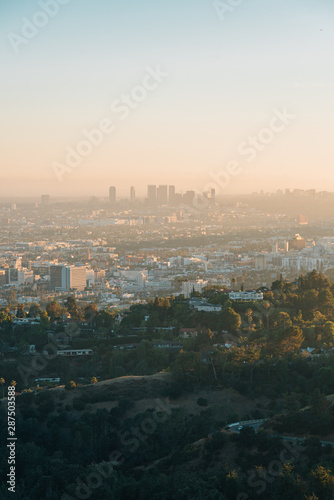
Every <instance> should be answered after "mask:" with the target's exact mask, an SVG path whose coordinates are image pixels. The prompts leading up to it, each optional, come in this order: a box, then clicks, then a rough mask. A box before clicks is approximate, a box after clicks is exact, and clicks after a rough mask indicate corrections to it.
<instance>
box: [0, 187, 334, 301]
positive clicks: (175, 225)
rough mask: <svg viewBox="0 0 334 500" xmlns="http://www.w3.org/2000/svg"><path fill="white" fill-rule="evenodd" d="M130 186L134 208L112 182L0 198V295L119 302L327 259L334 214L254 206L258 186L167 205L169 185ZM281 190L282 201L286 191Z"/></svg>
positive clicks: (246, 283) (333, 242)
mask: <svg viewBox="0 0 334 500" xmlns="http://www.w3.org/2000/svg"><path fill="white" fill-rule="evenodd" d="M188 193H189V192H188ZM130 195H131V199H130V202H131V200H132V202H133V206H132V208H131V206H130V205H129V200H128V201H127V202H126V203H124V204H123V205H122V202H121V201H117V198H116V189H115V188H113V189H111V191H110V199H109V201H110V202H111V203H109V202H108V200H107V201H105V202H103V201H101V200H98V199H96V198H92V199H90V200H87V201H68V202H63V201H59V202H55V201H53V200H52V199H50V197H49V196H48V195H43V197H42V199H41V201H40V203H35V202H34V203H31V202H30V203H25V204H24V203H18V202H17V203H8V204H7V205H6V206H4V207H2V208H1V207H0V220H2V233H1V238H0V304H2V305H6V304H8V303H9V301H10V300H12V299H11V298H12V296H13V293H12V294H10V293H9V292H11V291H12V292H15V299H16V301H17V302H19V303H22V304H29V303H32V302H40V301H42V302H43V303H45V302H47V301H48V300H52V299H54V298H57V300H58V299H59V300H61V299H62V297H63V298H66V296H68V294H73V295H74V296H75V297H76V298H77V299H78V300H81V301H84V302H90V301H94V302H96V303H97V304H98V307H103V308H112V307H116V308H120V309H122V308H127V307H129V304H133V303H141V302H144V301H147V300H150V299H152V298H154V297H156V296H167V295H178V294H183V295H184V296H186V297H188V298H190V297H195V296H196V295H198V294H202V292H203V290H204V289H205V288H207V287H217V286H218V287H223V288H225V289H227V290H228V291H229V292H231V293H233V292H236V293H241V292H240V291H241V290H245V291H247V290H256V289H258V288H260V287H262V286H264V287H270V286H271V283H272V282H273V281H275V280H277V279H279V277H280V276H281V275H283V277H284V278H287V279H294V278H296V277H298V276H299V275H300V274H302V273H306V272H309V271H312V270H313V269H316V270H318V271H320V272H324V273H326V274H328V273H330V272H331V270H332V269H334V238H333V237H331V236H328V237H324V236H323V234H331V233H330V229H331V226H332V222H331V220H328V222H326V219H325V222H322V223H321V224H315V225H314V226H313V227H312V230H311V229H310V226H308V225H304V224H302V223H301V216H297V215H296V212H293V213H291V214H287V213H285V212H280V211H276V210H275V211H273V212H272V213H268V211H267V210H266V208H260V207H259V203H260V202H261V203H262V201H261V200H262V198H261V197H259V196H255V197H253V198H247V199H245V200H241V201H240V200H238V199H231V201H230V202H226V203H225V204H224V203H221V204H219V203H218V202H217V201H216V203H215V204H210V203H209V204H207V205H206V206H205V208H204V209H203V210H194V208H193V207H190V206H187V205H186V204H183V205H182V208H180V207H175V206H172V205H173V204H174V205H176V203H174V202H173V201H172V200H175V197H177V193H176V192H175V188H174V186H153V185H150V186H149V188H148V193H147V200H146V202H143V203H141V204H140V205H137V200H136V195H135V189H134V187H132V188H131V190H130ZM186 195H187V193H185V195H182V196H186ZM206 196H207V197H208V199H212V200H214V199H215V193H214V192H211V193H206ZM295 196H297V195H296V194H293V195H292V198H293V199H294V198H295ZM189 197H190V195H189ZM308 197H309V194H307V196H305V197H301V199H304V198H305V199H306V200H308V199H309V198H308ZM260 198H261V200H260ZM276 198H279V196H276ZM316 198H317V197H315V200H316ZM283 199H284V206H285V200H286V199H289V196H288V195H287V194H285V195H284V196H283ZM312 199H313V198H312ZM259 200H260V201H259ZM308 203H309V202H308ZM297 214H298V212H297ZM297 231H299V232H300V233H301V234H296V232H297ZM242 293H246V292H242ZM232 297H233V296H231V298H232ZM242 297H243V296H242V295H240V296H239V299H235V300H242ZM254 300H257V299H256V298H255V299H254Z"/></svg>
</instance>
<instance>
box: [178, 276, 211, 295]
mask: <svg viewBox="0 0 334 500" xmlns="http://www.w3.org/2000/svg"><path fill="white" fill-rule="evenodd" d="M207 286H208V282H207V281H204V280H197V281H183V282H182V293H183V295H184V296H185V297H190V295H191V293H192V292H201V291H202V290H203V288H205V287H207Z"/></svg>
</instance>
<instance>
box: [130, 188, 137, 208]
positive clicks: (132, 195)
mask: <svg viewBox="0 0 334 500" xmlns="http://www.w3.org/2000/svg"><path fill="white" fill-rule="evenodd" d="M135 201H136V189H135V187H134V186H131V188H130V203H131V204H132V205H133V204H134V202H135Z"/></svg>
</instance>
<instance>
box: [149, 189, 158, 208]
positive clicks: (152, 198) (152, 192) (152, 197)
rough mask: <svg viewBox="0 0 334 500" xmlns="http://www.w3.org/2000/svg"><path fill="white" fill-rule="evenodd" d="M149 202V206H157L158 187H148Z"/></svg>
mask: <svg viewBox="0 0 334 500" xmlns="http://www.w3.org/2000/svg"><path fill="white" fill-rule="evenodd" d="M147 201H148V204H149V205H156V204H157V186H154V185H150V186H147Z"/></svg>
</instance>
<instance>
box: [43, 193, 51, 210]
mask: <svg viewBox="0 0 334 500" xmlns="http://www.w3.org/2000/svg"><path fill="white" fill-rule="evenodd" d="M41 202H42V205H43V207H46V206H48V205H50V196H49V195H48V194H43V195H42V197H41Z"/></svg>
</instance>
